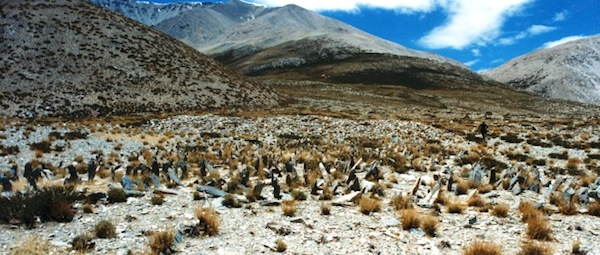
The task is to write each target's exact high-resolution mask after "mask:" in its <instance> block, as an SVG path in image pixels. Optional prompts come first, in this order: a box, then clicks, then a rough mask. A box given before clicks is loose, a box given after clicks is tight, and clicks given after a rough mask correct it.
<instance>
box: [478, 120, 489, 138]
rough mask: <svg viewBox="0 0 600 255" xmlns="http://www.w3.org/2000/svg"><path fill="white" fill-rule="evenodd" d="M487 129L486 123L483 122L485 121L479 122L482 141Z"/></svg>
mask: <svg viewBox="0 0 600 255" xmlns="http://www.w3.org/2000/svg"><path fill="white" fill-rule="evenodd" d="M487 131H488V125H487V124H485V122H483V123H481V125H479V132H480V133H481V137H483V141H484V142H485V141H486V139H485V138H486V135H487Z"/></svg>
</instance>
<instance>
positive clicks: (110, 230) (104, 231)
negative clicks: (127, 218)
mask: <svg viewBox="0 0 600 255" xmlns="http://www.w3.org/2000/svg"><path fill="white" fill-rule="evenodd" d="M95 230H96V237H98V238H113V237H116V236H117V232H116V228H115V226H114V225H113V224H112V222H110V221H106V220H103V221H100V222H98V223H97V224H96V227H95Z"/></svg>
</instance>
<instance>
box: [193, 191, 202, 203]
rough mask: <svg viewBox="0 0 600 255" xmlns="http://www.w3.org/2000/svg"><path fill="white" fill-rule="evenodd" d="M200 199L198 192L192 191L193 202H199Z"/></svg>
mask: <svg viewBox="0 0 600 255" xmlns="http://www.w3.org/2000/svg"><path fill="white" fill-rule="evenodd" d="M201 198H202V197H201V196H200V192H198V191H194V200H195V201H198V200H200V199H201Z"/></svg>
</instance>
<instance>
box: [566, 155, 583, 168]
mask: <svg viewBox="0 0 600 255" xmlns="http://www.w3.org/2000/svg"><path fill="white" fill-rule="evenodd" d="M579 164H581V159H579V158H569V159H568V160H567V164H566V167H567V169H577V168H578V167H579Z"/></svg>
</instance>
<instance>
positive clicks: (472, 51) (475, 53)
mask: <svg viewBox="0 0 600 255" xmlns="http://www.w3.org/2000/svg"><path fill="white" fill-rule="evenodd" d="M471 53H473V56H475V57H480V56H481V51H480V50H479V49H472V50H471Z"/></svg>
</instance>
